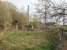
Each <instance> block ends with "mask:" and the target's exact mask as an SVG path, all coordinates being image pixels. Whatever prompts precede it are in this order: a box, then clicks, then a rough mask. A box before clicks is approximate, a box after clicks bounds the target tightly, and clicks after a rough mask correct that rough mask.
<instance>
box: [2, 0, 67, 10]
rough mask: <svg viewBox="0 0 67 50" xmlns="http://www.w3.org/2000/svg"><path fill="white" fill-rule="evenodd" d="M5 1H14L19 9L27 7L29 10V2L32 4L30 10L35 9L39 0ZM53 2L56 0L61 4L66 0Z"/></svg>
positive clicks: (11, 0) (10, 0)
mask: <svg viewBox="0 0 67 50" xmlns="http://www.w3.org/2000/svg"><path fill="white" fill-rule="evenodd" d="M3 1H8V2H11V3H13V4H14V5H15V6H16V7H17V8H18V9H21V8H22V9H25V10H27V6H28V4H29V5H30V11H33V9H34V7H35V6H34V4H36V3H37V1H38V0H3ZM52 1H53V2H55V3H56V4H60V3H61V2H62V1H65V2H66V0H52Z"/></svg>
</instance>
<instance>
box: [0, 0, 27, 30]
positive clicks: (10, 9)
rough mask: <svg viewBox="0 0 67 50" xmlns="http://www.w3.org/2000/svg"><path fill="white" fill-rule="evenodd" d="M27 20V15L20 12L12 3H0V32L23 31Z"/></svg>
mask: <svg viewBox="0 0 67 50" xmlns="http://www.w3.org/2000/svg"><path fill="white" fill-rule="evenodd" d="M27 18H28V17H27V15H26V14H24V13H23V12H20V11H19V10H18V9H17V8H16V6H14V5H13V4H12V3H8V2H5V1H3V2H2V1H0V30H4V29H5V30H11V29H12V30H13V29H17V28H18V29H20V30H22V29H23V30H24V29H25V28H24V27H25V25H27V22H28V19H27ZM16 27H17V28H16Z"/></svg>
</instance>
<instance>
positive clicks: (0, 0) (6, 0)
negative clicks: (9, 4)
mask: <svg viewBox="0 0 67 50" xmlns="http://www.w3.org/2000/svg"><path fill="white" fill-rule="evenodd" d="M0 1H8V0H0Z"/></svg>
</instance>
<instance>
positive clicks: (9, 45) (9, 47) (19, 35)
mask: <svg viewBox="0 0 67 50" xmlns="http://www.w3.org/2000/svg"><path fill="white" fill-rule="evenodd" d="M45 41H46V35H45V33H43V32H2V33H0V48H2V49H3V50H4V49H5V50H13V48H14V49H16V50H20V49H18V48H33V47H36V46H38V45H40V44H41V43H43V42H45ZM21 50H22V49H21Z"/></svg>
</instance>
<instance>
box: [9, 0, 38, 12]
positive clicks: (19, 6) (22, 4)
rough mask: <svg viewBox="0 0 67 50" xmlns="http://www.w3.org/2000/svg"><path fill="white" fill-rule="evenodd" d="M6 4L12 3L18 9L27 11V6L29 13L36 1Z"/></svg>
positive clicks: (13, 0) (27, 0)
mask: <svg viewBox="0 0 67 50" xmlns="http://www.w3.org/2000/svg"><path fill="white" fill-rule="evenodd" d="M8 2H11V3H13V4H14V5H15V6H16V7H17V8H18V9H21V8H22V9H24V10H27V8H28V7H27V6H28V5H29V7H30V8H29V9H30V11H33V9H34V4H36V3H37V0H8Z"/></svg>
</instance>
